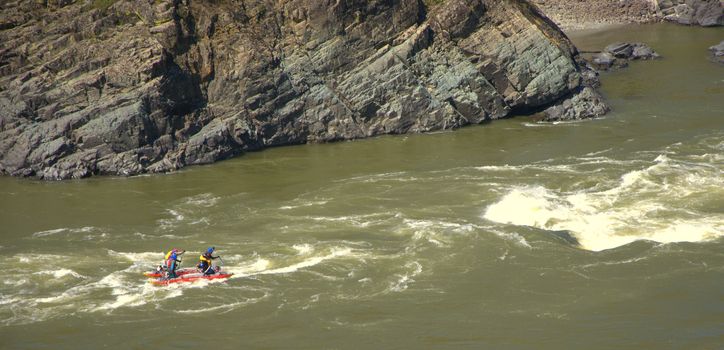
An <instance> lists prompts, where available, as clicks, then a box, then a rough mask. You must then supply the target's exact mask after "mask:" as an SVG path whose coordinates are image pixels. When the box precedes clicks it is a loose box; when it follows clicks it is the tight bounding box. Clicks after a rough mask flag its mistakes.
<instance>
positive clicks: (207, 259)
mask: <svg viewBox="0 0 724 350" xmlns="http://www.w3.org/2000/svg"><path fill="white" fill-rule="evenodd" d="M199 264H206V265H207V266H211V258H210V257H206V255H203V254H202V255H201V256H200V257H199Z"/></svg>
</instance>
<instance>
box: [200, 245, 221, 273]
mask: <svg viewBox="0 0 724 350" xmlns="http://www.w3.org/2000/svg"><path fill="white" fill-rule="evenodd" d="M215 249H216V248H214V247H210V248H209V249H206V252H205V253H203V254H201V256H200V257H199V264H198V265H197V266H196V267H198V268H199V270H201V272H203V273H204V275H213V274H215V273H216V272H217V271H216V269H214V267H213V266H211V261H212V260H214V259H218V258H219V257H218V256H212V255H211V254H213V253H214V250H215Z"/></svg>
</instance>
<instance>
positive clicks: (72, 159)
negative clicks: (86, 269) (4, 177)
mask: <svg viewBox="0 0 724 350" xmlns="http://www.w3.org/2000/svg"><path fill="white" fill-rule="evenodd" d="M98 3H99V2H97V1H79V0H77V1H73V0H62V1H61V0H47V1H24V0H18V1H3V2H1V3H0V13H1V14H0V173H2V174H10V175H16V176H32V177H37V178H42V179H70V178H82V177H87V176H91V175H99V174H100V175H103V174H109V175H134V174H141V173H154V172H166V171H172V170H175V169H179V168H181V167H184V166H186V165H192V164H204V163H210V162H214V161H217V160H221V159H226V158H229V157H233V156H236V155H240V154H243V153H244V152H247V151H253V150H259V149H263V148H266V147H271V146H280V145H289V144H299V143H307V142H330V141H336V140H347V139H356V138H364V137H370V136H374V135H380V134H401V133H416V132H429V131H435V130H441V129H451V128H457V127H461V126H464V125H468V124H475V123H481V122H484V121H489V120H494V119H499V118H504V117H508V116H511V115H513V114H520V113H525V114H532V113H541V114H542V115H543V119H546V120H557V119H579V118H589V117H595V116H598V115H601V114H603V113H605V112H606V111H607V107H606V105H605V103H604V102H603V100H602V99H601V98H600V95H599V94H598V93H597V92H596V91H595V90H594V89H593V88H592V86H595V84H596V83H597V82H596V81H595V80H596V79H595V74H593V75H592V74H591V72H590V69H589V68H587V66H586V65H585V63H584V62H583V61H582V59H581V58H580V57H579V55H578V52H577V50H576V48H575V47H574V46H573V44H572V43H571V42H570V41H569V40H568V38H567V37H566V36H565V35H564V34H563V33H562V32H561V31H560V30H559V29H558V28H557V27H556V26H555V25H554V24H553V23H552V22H550V21H549V20H548V19H547V18H545V17H544V16H542V15H541V14H540V13H539V12H538V10H537V8H535V7H533V6H531V5H530V4H529V3H528V2H527V1H524V0H448V1H445V2H444V4H443V5H439V6H435V7H429V6H427V5H425V3H423V2H422V1H418V0H398V1H383V0H378V1H353V0H348V1H331V2H329V3H327V2H324V1H311V0H276V1H271V0H268V1H265V0H250V1H233V0H216V1H192V0H173V1H156V0H117V1H105V2H102V3H105V4H106V5H105V6H103V7H99V6H97V5H96V4H98ZM591 77H593V78H591Z"/></svg>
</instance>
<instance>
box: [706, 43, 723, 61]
mask: <svg viewBox="0 0 724 350" xmlns="http://www.w3.org/2000/svg"><path fill="white" fill-rule="evenodd" d="M709 51H711V55H712V60H713V61H714V62H719V63H724V40H722V42H720V43H719V45H714V46H712V47H710V48H709Z"/></svg>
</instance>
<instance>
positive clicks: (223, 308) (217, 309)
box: [174, 292, 270, 314]
mask: <svg viewBox="0 0 724 350" xmlns="http://www.w3.org/2000/svg"><path fill="white" fill-rule="evenodd" d="M269 295H270V294H269V293H267V292H264V295H263V296H261V297H258V298H248V299H245V300H242V301H237V302H233V303H226V304H222V305H218V306H211V307H205V308H202V309H189V310H174V312H176V313H180V314H200V313H206V312H213V313H215V314H219V313H226V312H229V311H232V310H236V309H238V308H239V307H243V306H246V305H251V304H256V303H258V302H260V301H262V300H264V299H266V298H268V297H269Z"/></svg>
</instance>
